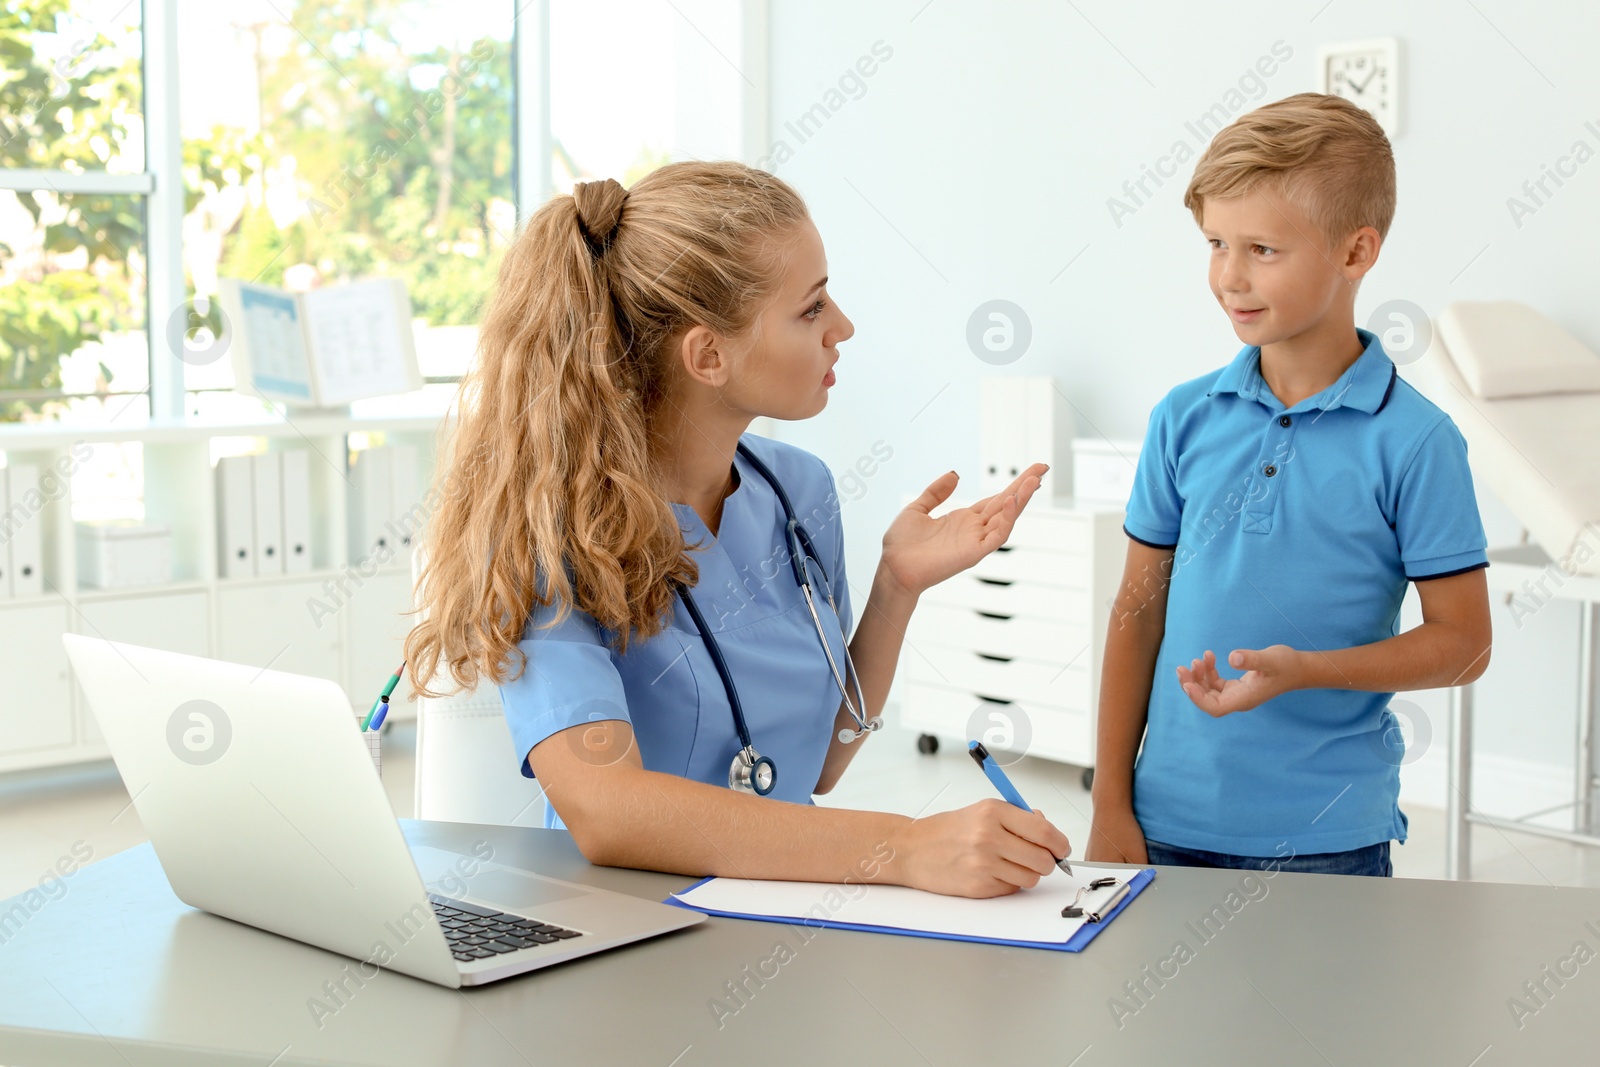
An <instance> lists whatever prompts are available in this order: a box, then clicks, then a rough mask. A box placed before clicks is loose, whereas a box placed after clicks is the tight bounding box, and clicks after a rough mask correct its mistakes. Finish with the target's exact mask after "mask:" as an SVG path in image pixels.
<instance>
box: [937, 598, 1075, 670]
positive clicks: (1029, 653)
mask: <svg viewBox="0 0 1600 1067" xmlns="http://www.w3.org/2000/svg"><path fill="white" fill-rule="evenodd" d="M906 638H907V640H908V641H910V642H911V643H912V644H914V645H916V646H918V647H920V646H922V645H929V646H934V645H944V646H953V647H956V648H965V649H971V650H972V651H974V652H989V653H993V654H996V655H1002V656H1020V657H1022V658H1025V659H1036V660H1043V661H1045V662H1048V663H1058V664H1063V665H1064V664H1067V663H1070V662H1072V661H1073V658H1074V657H1076V656H1078V655H1080V654H1082V655H1088V648H1089V627H1088V625H1087V624H1086V623H1081V622H1078V623H1069V622H1062V621H1060V620H1059V619H1039V618H1032V617H1030V616H1026V615H1012V614H1009V613H1005V612H993V611H981V610H979V609H977V608H961V607H955V606H953V605H949V604H923V605H921V606H920V607H918V608H917V611H916V614H915V615H913V616H911V626H910V628H909V629H908V630H907V632H906Z"/></svg>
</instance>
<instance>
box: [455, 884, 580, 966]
mask: <svg viewBox="0 0 1600 1067" xmlns="http://www.w3.org/2000/svg"><path fill="white" fill-rule="evenodd" d="M428 901H429V902H430V903H431V904H432V905H433V913H434V914H435V915H436V916H438V918H439V925H440V926H442V927H443V928H444V937H445V940H446V941H448V942H449V943H450V954H451V955H452V956H454V957H455V958H456V959H458V960H460V961H462V962H463V963H466V962H470V961H472V960H484V959H488V958H489V957H490V956H499V955H501V954H502V953H506V952H515V951H517V950H518V949H521V948H538V947H539V946H540V945H553V944H555V943H556V942H558V941H569V940H571V939H572V938H574V937H582V936H583V934H581V933H579V932H578V931H577V930H567V929H565V928H563V927H560V926H552V925H551V924H550V923H542V922H540V921H539V920H538V919H529V918H526V917H524V916H521V915H511V914H508V913H506V912H503V911H491V910H490V909H489V908H485V907H480V906H479V905H477V904H468V903H467V902H466V901H464V900H451V899H450V898H449V897H441V896H436V895H435V894H432V893H429V894H428Z"/></svg>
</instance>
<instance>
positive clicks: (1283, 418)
mask: <svg viewBox="0 0 1600 1067" xmlns="http://www.w3.org/2000/svg"><path fill="white" fill-rule="evenodd" d="M1293 421H1294V420H1293V419H1291V418H1289V416H1287V415H1279V416H1278V425H1279V426H1287V425H1289V423H1291V422H1293Z"/></svg>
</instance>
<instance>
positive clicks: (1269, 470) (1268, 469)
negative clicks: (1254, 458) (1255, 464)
mask: <svg viewBox="0 0 1600 1067" xmlns="http://www.w3.org/2000/svg"><path fill="white" fill-rule="evenodd" d="M1261 473H1262V474H1265V475H1266V476H1267V477H1268V478H1270V477H1272V476H1273V475H1274V474H1277V473H1278V468H1277V467H1274V466H1273V465H1272V464H1270V463H1268V464H1267V465H1266V466H1265V467H1262V468H1261Z"/></svg>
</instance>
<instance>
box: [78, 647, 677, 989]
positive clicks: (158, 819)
mask: <svg viewBox="0 0 1600 1067" xmlns="http://www.w3.org/2000/svg"><path fill="white" fill-rule="evenodd" d="M61 640H62V643H63V644H64V645H65V646H66V649H67V656H68V658H69V659H70V660H71V661H72V667H73V670H74V671H75V672H76V674H77V677H78V681H79V683H80V684H82V686H83V691H84V692H85V693H86V694H88V697H89V705H90V707H91V708H92V709H93V710H94V715H95V718H96V719H97V720H98V721H99V723H100V730H101V732H102V733H103V734H104V735H105V739H106V744H107V745H108V746H109V747H110V749H111V755H112V758H113V759H115V760H116V764H117V770H118V771H119V772H120V773H121V775H122V780H123V782H124V783H125V784H126V786H127V788H128V794H129V796H131V797H132V798H133V804H134V806H135V807H136V808H137V809H138V812H139V818H140V820H141V821H142V822H143V823H144V828H145V831H146V832H147V833H149V835H150V843H151V845H152V846H153V847H154V849H155V853H156V858H157V859H158V860H159V861H160V863H161V867H162V869H163V870H164V871H165V872H166V875H167V881H168V882H170V883H171V884H172V890H173V892H174V893H176V894H177V896H178V899H180V900H182V901H183V902H184V903H185V904H188V905H190V906H191V907H195V908H199V909H201V910H203V911H208V912H210V913H212V914H213V915H221V916H224V917H226V918H229V919H233V920H235V921H237V922H241V923H247V924H249V925H250V926H254V927H258V928H260V929H262V930H268V931H271V932H272V933H275V934H281V935H283V936H284V937H291V938H294V939H295V940H297V941H303V942H305V943H306V944H309V945H315V946H317V947H319V948H324V949H328V950H329V951H332V952H338V953H342V954H343V955H345V956H350V957H353V958H355V959H358V960H362V961H364V962H366V963H369V964H371V965H373V966H378V967H386V968H388V969H389V970H393V971H399V972H401V973H402V974H409V975H412V976H413V977H416V978H422V979H425V980H427V981H429V982H436V983H438V984H439V985H442V986H449V987H451V988H458V987H461V986H476V985H483V984H485V983H487V982H493V981H497V980H499V979H501V978H509V977H511V976H512V975H516V974H521V973H523V972H524V971H532V970H536V969H538V968H541V967H549V966H551V965H553V964H557V963H563V962H565V961H567V960H571V959H576V958H578V957H580V956H587V955H590V954H591V953H595V952H601V951H603V950H605V949H609V948H615V947H617V946H618V945H626V944H629V943H631V942H634V941H639V940H642V939H644V938H648V937H654V936H656V935H657V934H664V933H667V932H668V931H671V930H677V929H680V928H682V927H685V926H690V925H693V924H694V923H697V922H700V921H702V920H703V919H704V918H705V916H704V915H703V914H701V913H698V912H693V911H689V910H687V909H684V908H674V907H671V906H669V905H666V904H661V903H657V902H655V901H650V900H640V899H638V898H636V897H630V896H626V895H623V894H620V893H611V892H607V891H605V890H600V889H594V888H591V887H589V886H581V885H576V884H574V883H571V882H564V881H561V880H559V879H555V878H547V877H544V876H542V875H538V874H534V873H532V872H529V871H525V870H522V869H521V868H518V867H513V866H507V865H505V864H502V863H498V862H496V861H495V859H494V857H493V854H492V853H493V848H492V846H490V845H489V844H488V843H487V842H478V843H477V844H475V845H474V846H472V850H471V852H470V853H455V852H448V851H444V850H440V849H436V848H431V847H422V846H419V847H418V848H417V849H416V850H415V851H414V852H413V850H412V849H411V848H409V847H408V846H407V844H406V840H405V837H404V836H403V835H402V834H401V832H400V825H399V823H398V822H396V820H395V816H394V812H393V810H392V809H391V808H390V806H389V798H388V795H387V794H386V793H385V792H384V789H383V783H382V782H381V780H380V779H379V777H378V774H377V772H376V770H375V768H374V767H373V761H372V756H371V754H370V753H369V752H368V750H367V745H366V743H365V741H364V740H363V739H362V736H361V728H360V724H359V722H358V721H357V717H356V714H355V711H354V710H353V709H352V707H351V704H350V701H349V700H348V699H347V698H346V697H345V694H344V690H343V689H341V688H340V687H339V685H338V684H337V683H335V682H332V681H329V680H327V679H323V678H309V677H304V676H301V675H296V674H286V673H284V672H281V671H272V670H263V669H261V668H258V667H249V666H243V665H240V664H234V663H224V662H221V661H219V660H213V659H205V658H202V657H200V656H186V655H181V654H179V653H176V652H164V651H160V650H157V649H153V648H145V647H142V646H140V645H130V644H124V643H122V642H116V641H107V640H105V639H103V638H98V637H86V636H83V635H80V634H63V635H62V638H61Z"/></svg>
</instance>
